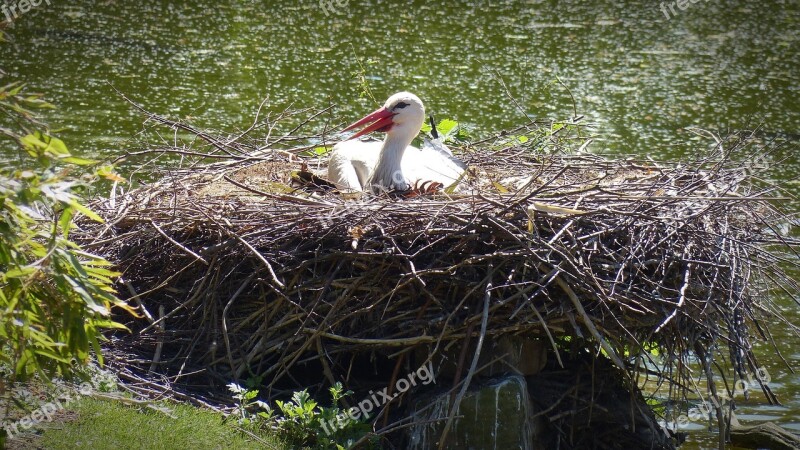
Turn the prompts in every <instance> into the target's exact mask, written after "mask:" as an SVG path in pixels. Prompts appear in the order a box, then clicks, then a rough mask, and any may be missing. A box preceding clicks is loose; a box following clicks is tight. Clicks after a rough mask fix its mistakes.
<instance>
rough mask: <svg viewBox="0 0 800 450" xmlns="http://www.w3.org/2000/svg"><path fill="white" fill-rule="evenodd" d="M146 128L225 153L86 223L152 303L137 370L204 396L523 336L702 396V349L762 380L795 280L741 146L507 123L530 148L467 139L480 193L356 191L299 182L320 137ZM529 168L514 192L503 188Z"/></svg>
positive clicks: (768, 191)
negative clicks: (771, 291)
mask: <svg viewBox="0 0 800 450" xmlns="http://www.w3.org/2000/svg"><path fill="white" fill-rule="evenodd" d="M312 117H316V115H314V116H312ZM151 119H155V120H158V121H160V122H164V123H166V125H167V126H170V127H173V128H181V129H183V130H184V131H187V130H188V131H190V132H192V134H193V135H196V136H198V137H199V138H201V140H202V141H203V144H202V145H201V144H197V143H194V144H191V147H190V146H189V144H186V145H184V144H170V145H162V146H160V147H158V148H156V149H155V150H153V148H150V149H148V150H147V152H173V153H178V154H181V155H182V156H183V157H184V158H189V157H195V156H197V155H201V156H202V155H207V156H210V157H213V158H217V159H222V160H223V161H222V162H214V163H212V164H205V165H198V164H194V163H193V164H192V165H191V166H189V165H187V161H186V160H183V161H182V164H183V165H182V167H181V168H178V169H175V170H172V171H169V172H168V173H167V174H165V176H164V177H163V178H162V179H160V180H159V181H157V182H154V183H152V184H150V185H147V186H144V187H140V188H137V189H133V190H130V191H128V192H126V193H124V194H121V193H117V194H116V195H115V196H113V198H112V199H111V200H106V201H103V202H101V203H98V204H97V205H96V206H97V208H99V209H100V211H99V212H100V213H101V215H102V216H103V217H104V218H105V219H106V223H105V224H101V225H96V226H93V227H90V228H86V229H84V230H83V236H84V238H85V240H86V242H87V245H88V247H89V248H90V249H92V250H93V251H95V252H99V253H101V254H103V255H105V256H107V257H108V258H110V259H111V260H112V261H114V262H115V263H116V264H117V265H118V266H119V269H120V270H121V271H122V273H123V280H124V286H123V287H122V288H121V290H122V292H124V293H126V294H128V293H129V294H130V297H131V299H132V301H135V302H138V303H141V305H142V310H143V311H146V312H147V315H148V318H144V319H141V320H138V321H135V322H132V323H131V324H130V327H131V329H132V330H133V333H132V334H131V335H124V336H120V337H118V338H117V339H119V341H117V342H118V343H121V345H120V346H118V348H124V349H125V351H126V352H127V353H129V354H133V355H134V356H133V357H129V359H128V360H127V365H128V367H129V368H133V369H135V371H138V373H140V374H141V373H145V372H147V371H151V372H152V371H155V372H156V373H159V374H162V375H164V376H166V377H167V378H168V379H169V380H171V381H173V382H175V381H176V380H177V381H179V382H180V381H182V382H184V383H185V384H187V385H188V384H192V385H194V386H195V387H204V386H212V385H215V386H224V385H225V384H226V383H229V382H231V381H239V380H243V379H246V378H249V377H252V376H253V375H257V376H259V377H262V379H263V380H264V384H265V385H267V386H269V387H270V388H271V389H272V390H271V391H263V392H270V393H271V394H272V395H278V394H280V393H281V392H284V389H290V390H291V389H297V388H302V387H305V386H308V385H313V384H314V383H326V382H327V383H332V382H334V381H337V380H343V381H345V383H346V384H349V385H350V387H353V388H355V389H358V387H359V383H362V382H363V380H362V379H360V378H359V373H356V372H358V371H357V370H353V364H354V361H358V358H359V355H361V356H366V358H365V360H368V361H373V362H374V361H376V360H381V359H383V360H385V359H389V360H395V359H397V358H400V357H401V355H411V354H412V353H416V352H411V350H414V349H419V348H422V349H424V350H425V351H426V354H435V353H437V352H439V351H441V350H442V349H444V348H446V347H448V346H451V345H453V344H456V345H461V343H463V342H464V340H465V337H473V338H476V337H478V336H503V335H525V336H537V337H541V338H542V339H545V340H546V342H548V346H550V347H552V349H553V355H552V356H553V357H554V358H555V360H556V361H558V360H559V359H560V358H561V352H562V351H563V350H560V349H563V348H565V343H566V345H567V346H569V345H574V343H575V342H581V343H583V344H582V345H586V346H588V347H590V348H594V349H596V350H597V351H602V352H603V354H604V355H605V356H606V357H608V358H609V360H610V361H611V362H612V363H613V364H615V365H617V366H618V367H619V368H620V369H622V370H624V371H625V373H627V374H629V375H630V376H631V377H637V376H640V375H641V374H645V373H653V371H654V370H656V371H658V372H659V373H660V374H661V375H662V376H663V377H664V378H665V379H669V380H670V381H671V382H673V383H675V386H680V387H681V388H686V387H689V386H692V385H693V384H694V381H693V380H694V379H693V377H692V373H691V372H692V370H693V369H692V367H696V366H693V364H692V363H691V361H690V359H691V356H690V355H699V356H701V358H700V359H701V361H702V362H703V363H704V364H703V366H704V367H707V368H710V367H713V366H712V361H715V360H716V361H723V360H724V361H725V362H726V363H727V367H730V368H732V369H733V373H734V376H735V377H744V376H745V375H746V374H747V373H748V372H752V371H754V370H755V369H756V368H757V367H758V366H759V364H758V362H757V361H756V357H755V355H754V354H753V352H752V343H751V337H752V336H759V337H762V338H766V337H767V336H768V326H767V323H766V322H765V321H764V318H765V317H766V316H769V315H772V314H773V313H774V312H775V311H774V309H775V308H774V307H773V306H772V304H771V303H769V302H768V301H767V297H766V295H765V294H766V293H767V291H768V287H769V285H773V286H775V285H781V286H793V285H794V283H793V281H792V280H791V279H789V278H787V277H785V276H784V275H783V273H782V272H781V270H780V268H779V267H778V266H779V264H778V263H779V262H780V260H781V256H780V251H779V248H778V247H776V245H779V246H782V247H781V248H784V249H786V248H791V247H792V245H794V243H792V242H788V240H787V238H785V237H784V236H781V235H780V234H779V233H778V232H777V231H776V230H777V229H778V228H780V226H781V224H785V223H786V221H787V220H789V219H787V217H786V215H785V214H783V213H782V212H781V211H780V210H779V209H777V208H776V206H775V203H774V202H773V201H771V199H773V198H776V197H778V196H780V193H779V192H776V190H774V189H773V188H770V187H769V186H766V185H764V184H762V183H760V182H756V180H758V179H759V178H758V173H759V172H758V171H759V170H761V169H759V167H761V164H760V163H761V162H763V159H764V158H763V157H764V155H765V153H764V151H763V150H753V148H752V147H749V146H748V145H747V143H746V140H745V139H740V138H732V139H729V140H725V141H720V142H719V143H718V145H716V146H715V147H714V148H713V149H710V150H704V151H703V152H699V154H700V153H702V155H701V156H698V157H696V158H695V159H693V160H686V161H683V162H682V163H681V164H662V163H657V162H654V161H649V160H634V159H626V160H615V159H610V158H605V157H601V156H595V155H592V154H587V153H581V152H578V153H575V152H572V153H569V152H564V151H563V147H570V146H572V145H574V146H575V147H577V146H580V145H581V144H582V143H583V142H584V140H583V139H579V138H580V133H581V130H580V128H578V127H576V126H574V125H573V124H568V125H569V126H566V127H554V126H547V127H544V128H543V127H541V126H540V125H537V124H530V125H528V126H526V127H522V128H520V129H518V130H515V131H514V132H513V133H511V135H514V136H517V135H525V136H528V137H529V138H530V139H529V140H527V141H526V142H525V143H524V144H521V142H522V141H525V139H522V140H521V139H518V138H513V139H512V138H509V137H508V136H509V135H508V134H501V135H498V137H497V138H495V139H493V140H490V141H484V142H482V143H481V144H480V145H471V146H467V147H465V148H462V149H459V150H460V151H461V153H460V154H461V155H462V156H463V157H464V159H465V160H466V161H468V162H469V164H470V167H471V168H473V170H472V171H471V174H470V179H469V180H465V181H464V183H467V184H469V185H470V186H472V188H471V189H472V191H470V192H469V193H468V194H451V195H448V194H444V193H440V194H436V195H426V196H421V197H416V198H411V199H397V198H387V197H376V196H369V197H362V198H358V199H353V198H343V197H342V196H340V195H338V194H337V193H335V192H325V193H319V192H309V191H308V190H305V189H302V188H296V187H291V186H292V183H293V182H292V177H293V175H296V174H293V172H296V171H297V170H298V169H299V168H300V166H301V163H300V160H301V159H303V158H302V155H305V154H309V153H308V150H309V148H311V147H306V146H302V147H300V146H299V145H298V144H297V140H293V139H291V138H287V136H283V137H280V138H268V139H267V141H266V144H265V143H264V141H261V143H260V145H259V144H257V143H256V141H254V140H251V139H250V138H248V137H247V136H250V135H252V134H253V133H257V132H258V131H259V130H260V129H262V128H259V127H254V128H252V129H250V130H247V133H241V134H239V135H236V136H233V137H227V138H215V137H213V136H212V135H211V134H209V133H201V132H196V131H194V130H192V129H191V128H189V127H187V126H185V125H181V124H177V123H173V122H169V121H166V120H165V119H162V118H157V117H155V116H151ZM562 128H563V129H562ZM543 130H544V131H543ZM556 130H559V131H556ZM290 131H292V132H295V133H296V132H297V129H293V130H290ZM304 138H307V136H306V137H304ZM287 143H288V144H292V145H295V146H297V148H291V145H286V144H287ZM304 152H305V153H304ZM298 155H300V156H298ZM732 155H733V156H732ZM204 161H208V159H207V158H206V159H204ZM743 162H750V164H744V163H743ZM756 163H758V164H756ZM315 164H316V160H315V159H312V160H309V165H310V166H312V167H317V166H316V165H315ZM323 167H324V166H320V168H323ZM762 169H763V167H762ZM514 177H516V179H517V180H522V182H521V183H517V186H521V187H520V188H519V189H518V190H511V189H507V186H505V185H503V182H501V181H498V180H508V179H511V178H514ZM476 180H477V181H476ZM773 244H775V245H773ZM770 246H771V247H772V252H770V251H768V248H769V247H770ZM654 350H657V351H658V352H657V353H655V352H654ZM653 354H657V355H658V356H657V357H653V356H651V355H653ZM403 357H404V356H403ZM369 358H372V359H369ZM376 358H377V359H376ZM356 364H358V363H357V362H356ZM717 367H719V366H717ZM309 369H313V370H314V371H313V373H309ZM376 372H380V370H377V369H376ZM709 373H710V372H709ZM373 375H374V373H373ZM383 375H384V376H385V375H386V374H385V373H384V374H383ZM694 375H695V376H696V375H697V374H694ZM729 381H732V380H729ZM380 384H382V385H384V386H385V385H386V381H385V379H384V380H383V381H382V382H380Z"/></svg>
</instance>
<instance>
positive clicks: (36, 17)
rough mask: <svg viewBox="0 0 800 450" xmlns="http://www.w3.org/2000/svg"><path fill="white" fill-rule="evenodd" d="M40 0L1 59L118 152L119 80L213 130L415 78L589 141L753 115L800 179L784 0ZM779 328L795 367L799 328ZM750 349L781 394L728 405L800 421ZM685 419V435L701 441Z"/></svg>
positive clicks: (792, 37)
mask: <svg viewBox="0 0 800 450" xmlns="http://www.w3.org/2000/svg"><path fill="white" fill-rule="evenodd" d="M11 3H16V2H14V1H13V0H12V1H11V2H9V4H11ZM40 3H41V4H40V5H39V6H37V7H35V8H34V9H33V10H31V11H28V12H26V13H24V14H22V15H20V16H19V17H18V18H17V19H16V20H15V21H14V24H13V26H12V27H10V28H9V29H8V30H7V31H8V32H9V34H10V35H11V36H12V39H13V41H12V42H11V43H10V44H7V45H4V46H2V47H0V68H2V69H3V70H5V71H6V72H7V76H6V77H5V79H9V80H13V79H22V80H25V81H27V82H28V83H29V85H30V86H31V87H33V88H35V89H36V90H38V91H41V92H44V93H46V94H47V97H48V99H49V100H51V101H52V102H53V103H55V104H56V105H57V106H58V109H56V110H53V111H52V112H48V113H47V115H46V117H45V119H46V120H47V121H48V122H49V123H50V125H51V126H52V127H53V128H61V131H60V132H59V133H58V134H59V136H60V137H62V138H63V139H64V140H65V141H66V142H67V144H68V145H69V146H70V147H71V148H72V149H73V150H75V151H77V152H78V153H81V154H83V155H89V156H96V157H101V158H113V157H115V156H117V155H119V154H121V153H122V151H123V149H124V148H126V146H127V145H129V144H128V142H129V140H130V138H131V137H132V136H134V135H135V134H136V132H137V131H139V130H141V128H142V117H141V116H140V115H139V114H137V113H136V112H134V111H132V110H131V108H130V107H129V105H127V104H126V103H125V101H123V100H122V99H121V98H120V97H119V96H118V95H117V94H115V92H114V88H116V89H119V90H120V91H122V92H124V93H126V94H127V95H129V96H130V97H131V98H133V99H134V100H136V101H137V102H139V103H141V104H142V105H144V106H145V107H147V108H148V109H149V110H151V111H154V112H158V113H161V114H164V115H168V116H170V117H173V118H180V119H184V120H189V121H191V122H192V123H194V124H195V125H197V126H199V127H203V128H215V129H224V130H232V129H234V128H237V127H245V126H247V125H249V124H250V123H251V121H252V118H253V116H254V114H255V111H256V110H257V109H258V106H259V104H260V103H261V101H262V100H263V99H264V98H269V103H268V106H267V108H268V109H270V110H273V111H278V110H282V109H284V108H287V107H293V108H300V107H309V106H317V107H319V106H324V105H327V104H328V103H329V102H334V103H336V104H337V105H338V106H337V107H336V109H335V110H334V112H333V116H334V119H335V120H337V121H339V122H347V121H350V120H351V119H354V118H356V117H357V116H358V117H360V115H361V114H363V113H365V112H368V111H371V110H372V109H373V108H374V107H375V106H376V102H375V101H374V100H372V99H371V98H369V96H367V95H364V92H365V90H366V89H367V88H368V90H369V91H370V92H372V93H373V95H374V97H375V98H376V99H377V100H378V101H380V102H382V101H383V99H384V98H386V97H387V96H388V95H389V94H391V93H394V92H396V91H400V90H409V91H413V92H415V93H417V94H418V95H419V96H420V97H421V98H422V99H423V100H424V101H425V102H426V105H427V108H428V110H429V112H432V113H434V114H435V115H436V116H437V117H438V118H452V119H456V120H458V121H459V122H461V123H462V124H463V125H465V126H467V127H468V128H469V129H470V130H471V132H472V134H473V136H475V137H480V136H485V135H488V134H490V133H492V132H494V131H497V130H499V129H503V128H508V127H511V126H514V125H518V124H520V123H523V122H524V121H526V120H527V118H540V119H547V118H553V119H564V118H568V117H570V116H572V115H573V114H574V113H573V111H577V113H578V114H581V115H585V116H587V118H588V120H589V121H591V122H593V123H596V124H597V133H598V138H597V139H596V140H595V141H594V142H593V143H592V145H591V146H590V147H589V150H591V151H594V152H598V153H614V154H631V155H638V156H642V155H648V156H652V157H653V158H656V159H679V158H681V157H683V156H686V155H691V154H694V153H696V152H697V151H698V150H700V149H705V148H707V147H708V145H709V143H710V141H709V138H708V137H707V136H705V137H704V136H698V135H696V134H695V133H692V132H690V131H689V130H690V129H691V128H693V127H697V128H703V129H708V130H711V131H714V132H717V133H720V134H722V135H724V134H725V133H726V132H727V131H730V130H740V129H754V128H757V127H760V132H759V134H760V135H761V136H763V137H764V138H765V139H773V138H774V139H779V140H782V141H786V142H788V144H787V145H785V146H783V147H782V148H781V149H780V150H778V151H777V152H775V153H774V155H773V158H774V160H775V161H780V164H778V165H777V166H776V168H775V170H774V171H773V172H774V178H775V179H777V180H780V181H781V182H782V183H784V185H785V186H787V187H788V188H789V189H790V190H791V191H792V192H794V193H798V192H800V189H798V186H800V185H799V184H798V180H797V174H798V168H800V157H798V143H799V142H800V100H799V98H800V3H798V2H797V1H796V0H784V1H773V2H770V3H768V4H766V3H762V2H756V1H752V2H746V1H725V0H704V1H694V0H693V1H692V2H686V4H684V2H683V1H682V2H681V4H682V5H683V6H684V9H681V8H680V7H679V5H677V4H676V3H675V2H674V1H665V2H663V3H659V2H645V1H636V2H633V1H606V2H558V1H544V0H528V1H524V2H523V1H519V2H511V1H498V2H488V1H475V2H470V3H465V2H459V1H454V2H446V3H445V4H438V3H437V2H427V1H424V2H423V1H413V2H409V3H405V4H402V6H401V4H400V3H399V2H398V3H396V4H395V3H390V2H386V1H374V0H372V1H370V0H322V1H320V0H307V1H306V0H301V1H299V2H296V3H293V4H291V5H279V4H275V3H272V2H263V1H255V0H249V1H248V0H241V1H232V0H227V1H219V2H213V1H210V0H202V1H201V0H197V1H183V2H172V1H166V0H148V1H136V2H131V1H122V0H108V1H102V2H89V1H70V2H67V1H62V0H50V1H42V2H40ZM17 11H18V10H17ZM3 14H5V10H4V13H3ZM2 18H3V15H2V14H0V19H2ZM5 79H3V80H0V81H2V82H4V83H5V82H6V80H5ZM512 98H513V99H512ZM6 156H8V155H6ZM782 301H783V302H784V304H785V313H786V315H787V316H788V317H789V318H790V319H791V320H793V321H794V322H795V323H800V316H798V313H797V308H796V305H795V306H794V307H792V304H791V303H789V301H788V299H784V300H782ZM775 331H776V337H777V339H778V342H779V346H780V347H781V349H782V350H783V352H784V354H785V357H786V358H787V360H789V361H790V362H791V363H793V364H794V365H795V366H797V364H796V363H797V361H798V360H800V351H798V350H797V348H798V346H797V344H798V343H800V340H798V339H797V337H795V336H793V335H791V334H790V333H789V332H788V331H786V330H785V327H780V326H778V327H777V328H776V330H775ZM760 352H761V353H762V354H763V355H764V356H763V358H762V359H763V361H764V363H765V366H766V367H767V369H768V370H769V372H770V375H771V377H772V383H771V386H772V387H773V389H774V390H775V391H776V392H777V393H778V395H779V397H780V398H781V399H782V400H783V401H784V403H785V405H786V406H785V407H768V406H763V405H762V404H760V401H761V399H759V398H756V399H754V400H750V401H747V402H744V403H743V404H742V408H741V410H740V415H741V416H742V418H743V419H749V420H753V421H757V420H776V421H778V422H780V423H782V424H783V425H786V426H787V427H789V428H792V429H794V430H795V431H798V432H800V398H799V397H800V396H798V391H800V376H798V375H796V374H791V373H790V372H789V371H788V370H787V369H786V367H785V366H784V365H783V364H782V363H781V362H780V360H779V359H778V358H775V357H773V356H771V353H770V351H769V348H768V347H766V346H765V348H763V349H760ZM696 428H698V429H699V430H698V431H697V432H696V433H694V434H693V436H692V438H691V439H692V442H690V444H688V445H687V446H686V447H685V448H705V447H711V446H713V445H714V444H713V439H710V438H708V436H705V435H704V433H703V432H702V430H703V429H704V426H702V424H700V425H697V427H696Z"/></svg>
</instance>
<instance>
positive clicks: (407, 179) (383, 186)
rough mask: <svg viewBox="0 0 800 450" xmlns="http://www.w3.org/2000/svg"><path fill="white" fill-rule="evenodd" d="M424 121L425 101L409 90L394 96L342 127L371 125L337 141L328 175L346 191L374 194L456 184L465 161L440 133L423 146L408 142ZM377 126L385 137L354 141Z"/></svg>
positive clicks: (349, 128)
mask: <svg viewBox="0 0 800 450" xmlns="http://www.w3.org/2000/svg"><path fill="white" fill-rule="evenodd" d="M424 121H425V106H423V104H422V101H421V100H420V99H419V97H417V96H416V95H414V94H411V93H409V92H399V93H397V94H394V95H392V96H391V97H389V99H388V100H386V103H385V104H384V105H383V107H381V108H379V109H378V110H376V111H374V112H372V113H371V114H368V115H367V116H365V117H364V118H363V119H361V120H359V121H357V122H355V123H353V124H352V125H350V126H348V127H347V128H345V129H344V130H342V131H349V130H352V129H354V128H357V127H360V126H362V125H366V124H370V125H368V126H366V128H364V129H362V130H361V131H359V132H357V133H356V134H354V135H353V136H352V137H350V138H349V139H348V140H346V141H344V142H340V143H338V144H336V146H334V148H333V151H332V152H331V157H330V160H329V162H328V179H329V180H330V181H331V182H332V183H333V184H335V185H336V187H337V188H339V189H342V190H350V191H367V192H373V193H380V192H386V191H394V190H397V191H408V190H411V189H412V188H413V187H414V186H416V185H417V183H418V182H428V181H431V182H437V183H441V184H442V185H444V186H450V185H452V184H453V183H455V182H456V181H458V180H459V178H460V177H461V174H462V173H463V172H464V170H465V169H466V165H465V164H464V163H463V162H462V161H461V160H459V159H458V158H456V157H455V156H453V154H452V152H451V151H450V149H448V148H447V147H446V146H445V145H444V144H442V143H441V142H440V141H439V140H438V139H436V138H434V140H433V141H427V142H426V143H425V145H423V147H422V148H421V149H419V148H416V147H412V146H411V145H410V144H411V141H413V140H414V138H415V137H416V136H417V134H419V131H420V129H421V128H422V123H423V122H424ZM373 131H381V132H385V133H386V138H385V139H384V140H383V142H363V141H353V140H352V139H355V138H358V137H360V136H363V135H365V134H368V133H371V132H373Z"/></svg>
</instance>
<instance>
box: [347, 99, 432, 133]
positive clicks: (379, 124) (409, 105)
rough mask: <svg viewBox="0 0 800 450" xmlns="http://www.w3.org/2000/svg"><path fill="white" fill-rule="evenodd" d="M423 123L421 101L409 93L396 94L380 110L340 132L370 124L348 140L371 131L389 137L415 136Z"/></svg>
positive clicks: (423, 109)
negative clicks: (400, 135) (397, 135)
mask: <svg viewBox="0 0 800 450" xmlns="http://www.w3.org/2000/svg"><path fill="white" fill-rule="evenodd" d="M424 121H425V106H423V105H422V100H420V99H419V97H417V96H416V95H414V94H412V93H410V92H398V93H397V94H394V95H393V96H391V97H389V99H388V100H386V103H384V104H383V107H382V108H379V109H378V110H376V111H374V112H372V113H371V114H369V115H367V116H366V117H364V118H363V119H361V120H359V121H358V122H356V123H354V124H352V125H350V126H348V127H347V128H345V129H344V130H342V131H348V130H352V129H353V128H356V127H359V126H361V125H364V124H367V123H370V124H371V125H369V126H367V127H366V128H364V129H363V130H361V131H359V132H358V133H356V134H354V135H353V136H351V137H350V139H355V138H357V137H359V136H363V135H365V134H367V133H371V132H373V131H383V132H385V133H388V134H389V135H390V136H391V135H393V134H413V135H414V136H416V135H417V133H419V130H420V128H422V123H423V122H424Z"/></svg>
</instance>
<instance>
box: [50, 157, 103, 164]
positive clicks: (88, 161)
mask: <svg viewBox="0 0 800 450" xmlns="http://www.w3.org/2000/svg"><path fill="white" fill-rule="evenodd" d="M59 161H61V162H65V163H69V164H75V165H77V166H90V165H92V164H97V161H95V160H93V159H85V158H78V157H76V156H67V157H65V158H60V159H59Z"/></svg>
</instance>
